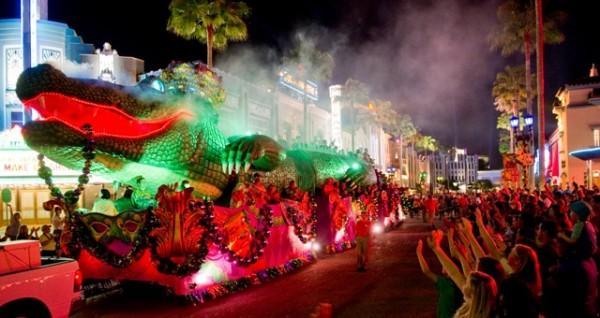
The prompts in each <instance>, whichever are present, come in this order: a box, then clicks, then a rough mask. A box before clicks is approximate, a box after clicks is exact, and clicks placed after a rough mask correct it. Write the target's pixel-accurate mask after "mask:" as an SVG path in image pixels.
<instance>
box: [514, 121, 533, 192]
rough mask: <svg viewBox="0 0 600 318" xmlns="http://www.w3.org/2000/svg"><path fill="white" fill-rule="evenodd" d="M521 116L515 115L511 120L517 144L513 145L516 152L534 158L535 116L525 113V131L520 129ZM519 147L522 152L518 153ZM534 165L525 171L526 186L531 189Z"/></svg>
mask: <svg viewBox="0 0 600 318" xmlns="http://www.w3.org/2000/svg"><path fill="white" fill-rule="evenodd" d="M520 121H521V118H520V116H516V115H513V116H512V117H511V118H510V126H511V127H512V129H513V134H514V139H515V144H514V145H513V151H514V152H519V153H522V152H526V153H527V154H528V155H529V156H532V153H533V152H532V149H533V147H534V144H533V115H531V114H530V113H525V114H524V115H523V122H524V124H525V125H524V126H523V129H521V127H520V125H519V124H520ZM517 147H519V148H520V149H521V150H520V151H517V149H515V148H517ZM532 168H533V165H530V166H528V167H527V168H526V170H525V171H524V174H525V175H524V179H525V180H524V181H525V182H524V184H523V185H524V186H526V187H531V186H532V181H533V169H532Z"/></svg>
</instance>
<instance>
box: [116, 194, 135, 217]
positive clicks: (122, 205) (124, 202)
mask: <svg viewBox="0 0 600 318" xmlns="http://www.w3.org/2000/svg"><path fill="white" fill-rule="evenodd" d="M132 195H133V189H131V188H127V190H125V193H123V196H122V197H121V198H119V199H117V200H115V207H116V208H117V211H119V213H121V212H125V211H132V210H135V209H134V205H133V201H132V200H131V196H132Z"/></svg>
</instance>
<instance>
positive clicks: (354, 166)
mask: <svg viewBox="0 0 600 318" xmlns="http://www.w3.org/2000/svg"><path fill="white" fill-rule="evenodd" d="M350 168H352V169H353V170H358V169H359V168H360V165H359V164H358V163H357V162H353V163H352V165H351V166H350Z"/></svg>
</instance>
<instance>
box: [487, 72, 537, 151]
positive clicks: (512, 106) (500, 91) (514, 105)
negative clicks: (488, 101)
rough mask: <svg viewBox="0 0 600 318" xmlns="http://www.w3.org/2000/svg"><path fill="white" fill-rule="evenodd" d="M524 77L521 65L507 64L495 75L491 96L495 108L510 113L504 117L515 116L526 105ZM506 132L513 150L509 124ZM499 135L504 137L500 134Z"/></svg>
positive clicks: (512, 134)
mask: <svg viewBox="0 0 600 318" xmlns="http://www.w3.org/2000/svg"><path fill="white" fill-rule="evenodd" d="M525 77H526V76H525V69H524V68H523V67H522V66H507V67H506V68H505V69H504V71H503V72H500V73H498V74H497V75H496V80H495V81H494V86H493V88H492V96H493V97H494V104H495V105H496V110H497V111H499V112H502V113H505V114H510V115H507V116H505V117H506V118H510V116H511V115H513V116H516V115H517V114H518V113H519V112H520V111H521V110H523V109H525V108H526V107H527V103H526V101H527V96H528V94H527V88H526V84H525ZM532 95H533V94H531V95H530V96H532ZM507 132H508V133H509V136H510V144H509V149H510V150H509V151H510V152H514V149H513V148H514V132H513V129H511V128H510V125H509V126H508V127H507ZM499 137H500V138H502V139H503V138H504V136H503V135H502V134H501V135H500V136H499Z"/></svg>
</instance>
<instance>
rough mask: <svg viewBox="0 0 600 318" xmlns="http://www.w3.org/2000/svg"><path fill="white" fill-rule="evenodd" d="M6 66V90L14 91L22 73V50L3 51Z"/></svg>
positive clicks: (14, 48) (6, 49) (18, 48)
mask: <svg viewBox="0 0 600 318" xmlns="http://www.w3.org/2000/svg"><path fill="white" fill-rule="evenodd" d="M4 57H5V59H6V60H5V61H4V63H5V66H6V89H7V90H14V89H15V88H16V87H17V79H18V78H19V75H20V74H21V72H22V71H23V50H21V48H20V47H10V48H5V49H4Z"/></svg>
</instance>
